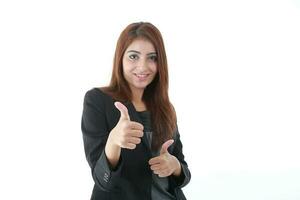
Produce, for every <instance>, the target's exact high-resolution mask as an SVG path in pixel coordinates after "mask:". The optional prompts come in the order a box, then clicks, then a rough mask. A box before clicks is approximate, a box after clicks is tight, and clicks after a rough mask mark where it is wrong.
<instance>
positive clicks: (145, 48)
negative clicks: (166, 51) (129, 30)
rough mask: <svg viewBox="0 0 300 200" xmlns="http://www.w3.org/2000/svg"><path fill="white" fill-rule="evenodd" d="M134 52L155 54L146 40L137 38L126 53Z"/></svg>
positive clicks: (152, 47) (151, 45) (152, 46)
mask: <svg viewBox="0 0 300 200" xmlns="http://www.w3.org/2000/svg"><path fill="white" fill-rule="evenodd" d="M130 50H135V51H139V52H141V53H149V52H155V48H154V45H153V44H152V43H151V42H150V41H149V40H146V39H143V38H138V39H135V40H133V42H132V43H131V44H130V45H129V46H128V47H127V49H126V51H130Z"/></svg>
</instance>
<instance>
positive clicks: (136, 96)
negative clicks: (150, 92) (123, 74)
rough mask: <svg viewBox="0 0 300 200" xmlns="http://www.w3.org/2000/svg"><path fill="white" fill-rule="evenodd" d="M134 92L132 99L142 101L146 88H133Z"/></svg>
mask: <svg viewBox="0 0 300 200" xmlns="http://www.w3.org/2000/svg"><path fill="white" fill-rule="evenodd" d="M131 92H132V101H133V102H136V103H140V102H142V101H143V100H142V98H143V94H144V89H131Z"/></svg>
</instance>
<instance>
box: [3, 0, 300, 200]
mask: <svg viewBox="0 0 300 200" xmlns="http://www.w3.org/2000/svg"><path fill="white" fill-rule="evenodd" d="M138 21H149V22H151V23H153V24H154V25H156V26H157V27H158V28H159V29H160V31H161V33H162V35H163V37H164V40H165V46H166V50H167V56H168V62H169V76H170V89H169V93H170V98H171V101H172V102H173V104H174V105H175V108H176V111H177V115H178V126H179V131H180V133H181V138H182V142H183V145H184V148H183V151H184V154H185V155H186V160H187V162H188V164H189V167H190V170H191V173H192V180H191V182H190V184H189V185H187V186H186V187H185V188H184V192H185V194H186V197H187V198H188V199H192V200H198V199H199V200H200V199H203V200H227V199H228V200H229V199H230V200H241V199H243V200H248V199H249V200H298V199H300V156H299V153H300V145H299V142H300V137H299V134H300V104H299V102H300V69H299V68H300V2H299V1H297V0H252V1H238V0H229V1H221V0H210V1H204V0H203V1H201V0H198V1H188V0H186V1H158V0H152V1H114V0H111V1H76V0H73V1H67V0H59V1H58V0H52V1H37V0H36V1H33V0H29V1H14V0H10V1H8V0H7V1H6V0H4V1H1V2H0V91H1V98H0V123H1V126H0V134H1V138H0V161H1V163H0V188H1V189H0V199H3V200H10V199H45V200H46V199H49V200H53V199H78V200H83V199H89V198H90V194H91V191H92V186H93V180H92V178H91V173H90V169H89V167H88V164H87V162H86V160H85V155H84V149H83V142H82V135H81V130H80V122H81V114H82V104H83V97H84V94H85V92H86V91H87V90H89V89H91V88H92V87H99V86H104V85H106V84H108V82H109V80H110V76H111V69H112V60H113V54H114V50H115V45H116V42H117V39H118V36H119V34H120V32H121V31H122V30H123V29H124V28H125V27H126V26H127V25H128V24H129V23H132V22H138Z"/></svg>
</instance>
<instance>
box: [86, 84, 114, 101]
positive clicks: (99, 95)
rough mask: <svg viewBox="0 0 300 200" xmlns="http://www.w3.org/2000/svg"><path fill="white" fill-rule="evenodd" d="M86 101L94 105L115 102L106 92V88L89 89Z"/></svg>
mask: <svg viewBox="0 0 300 200" xmlns="http://www.w3.org/2000/svg"><path fill="white" fill-rule="evenodd" d="M84 100H85V101H89V102H93V103H104V102H105V101H113V99H112V98H111V96H110V95H109V94H107V93H106V92H105V87H93V88H91V89H89V90H88V91H87V92H86V93H85V95H84Z"/></svg>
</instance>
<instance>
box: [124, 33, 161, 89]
mask: <svg viewBox="0 0 300 200" xmlns="http://www.w3.org/2000/svg"><path fill="white" fill-rule="evenodd" d="M122 62H123V73H124V77H125V79H126V81H127V82H128V84H129V86H130V88H131V90H133V89H145V88H146V86H147V85H149V84H150V83H151V81H152V80H153V79H154V77H155V75H156V72H157V54H156V51H155V48H154V46H153V44H152V43H151V42H149V41H148V40H145V39H140V38H139V39H135V40H134V41H133V42H132V43H131V44H130V45H129V46H128V48H127V49H126V51H125V53H124V56H123V61H122Z"/></svg>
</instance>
